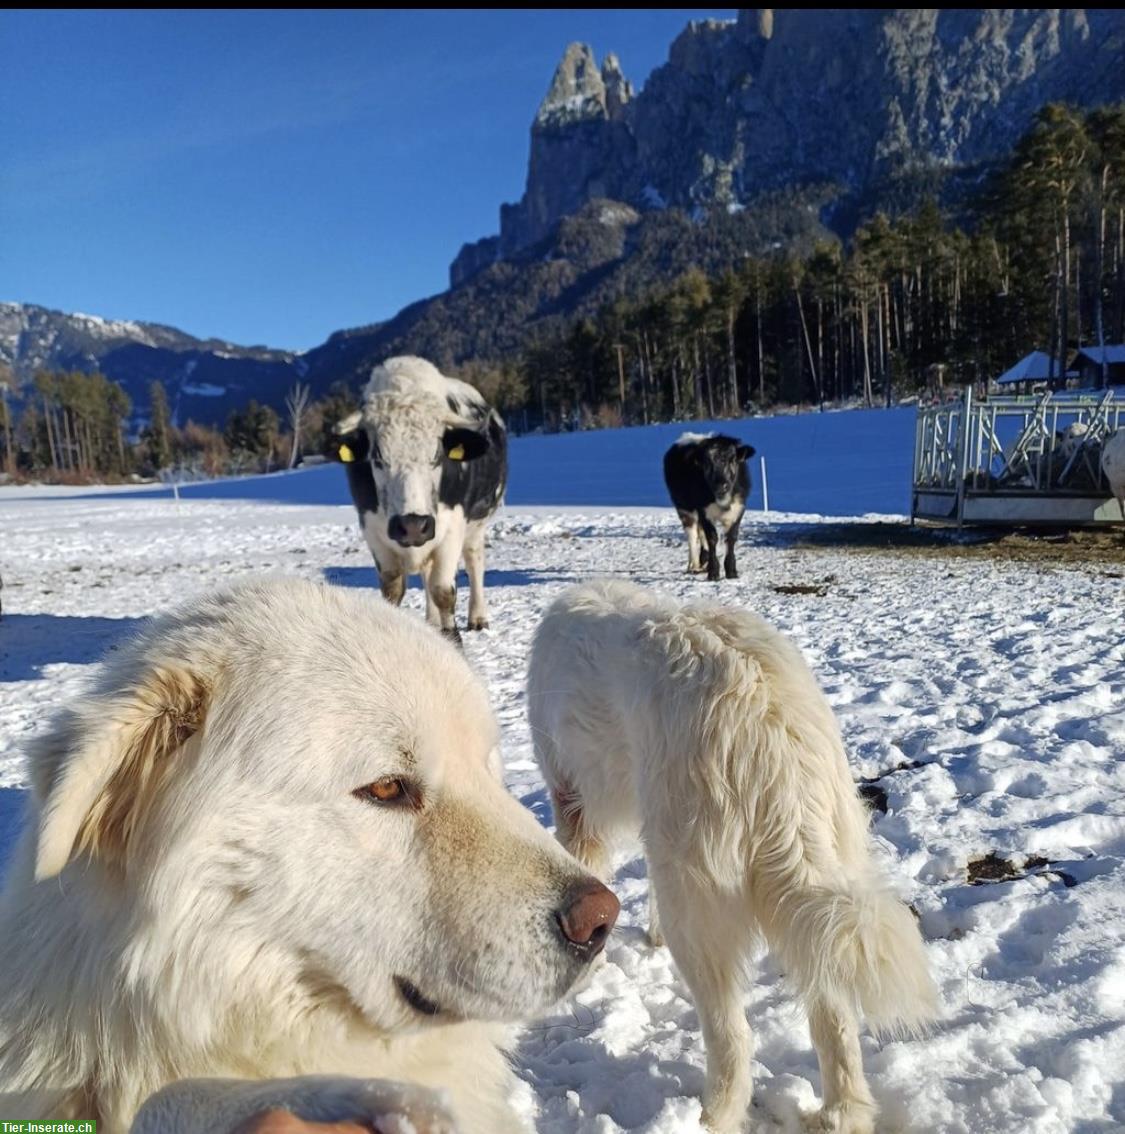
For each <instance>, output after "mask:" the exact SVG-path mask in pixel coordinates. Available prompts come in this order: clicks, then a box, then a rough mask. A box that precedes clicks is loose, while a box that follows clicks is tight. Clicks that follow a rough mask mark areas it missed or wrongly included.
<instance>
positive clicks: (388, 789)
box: [352, 776, 421, 807]
mask: <svg viewBox="0 0 1125 1134" xmlns="http://www.w3.org/2000/svg"><path fill="white" fill-rule="evenodd" d="M352 795H354V796H355V797H356V798H357V799H362V800H366V801H367V802H368V803H380V804H391V805H396V804H399V805H402V806H406V807H418V806H419V805H420V804H421V796H420V793H419V792H418V790H417V788H416V787H415V786H414V785H413V784H411V783H409V782H408V781H406V780H404V779H401V778H399V777H398V776H385V777H384V778H383V779H381V780H375V781H374V782H372V783H369V784H364V785H363V787H360V788H356V789H355V791H353V792H352Z"/></svg>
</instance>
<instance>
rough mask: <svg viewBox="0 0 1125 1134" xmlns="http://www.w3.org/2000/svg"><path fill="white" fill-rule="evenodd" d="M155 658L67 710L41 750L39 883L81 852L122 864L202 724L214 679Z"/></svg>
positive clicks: (36, 750)
mask: <svg viewBox="0 0 1125 1134" xmlns="http://www.w3.org/2000/svg"><path fill="white" fill-rule="evenodd" d="M148 660H149V662H150V664H148V665H147V667H145V668H143V669H141V670H140V671H139V676H137V677H136V678H135V680H129V681H126V682H124V683H123V684H122V685H119V686H117V688H116V689H115V690H114V691H113V692H112V693H109V694H105V695H98V696H93V697H90V698H88V699H87V700H85V701H84V702H82V703H81V704H80V705H78V706H77V707H76V708H74V709H70V710H67V711H66V712H65V713H64V714H63V715H62V717H61V718H60V719H59V720H58V721H57V722H56V728H55V729H54V730H53V731H52V732H51V733H50V734H49V735H47V736H45V737H43V738H42V739H41V740H39V741H37V742H36V743H35V745H34V746H33V748H32V751H31V760H32V769H33V781H34V785H35V790H36V794H37V796H38V800H39V841H38V848H37V851H36V859H35V877H36V879H43V878H50V877H53V876H54V875H56V874H58V873H59V872H60V871H61V870H62V869H63V867H65V866H66V864H67V863H68V862H69V861H70V860H71V859H72V858H73V857H75V856H76V855H78V854H83V853H86V854H90V855H93V856H96V857H98V858H99V859H102V860H103V861H105V862H107V863H108V864H111V865H114V866H118V867H123V865H124V862H125V856H126V852H127V850H128V846H129V841H130V839H131V838H132V836H133V833H134V830H135V828H136V826H137V821H138V819H139V818H140V817H141V816H142V815H143V814H144V812H145V810H146V809H147V808H148V807H149V806H150V805H151V802H152V800H153V799H154V797H155V795H156V793H157V791H158V790H159V789H160V786H161V784H162V783H163V782H164V781H165V780H166V779H167V778H168V775H169V773H170V772H171V770H172V769H173V768H174V766H175V758H176V754H177V752H178V751H179V749H181V748H182V747H183V746H184V744H185V743H187V741H188V740H190V738H191V737H192V736H193V735H194V734H195V733H196V732H198V731H199V729H200V728H201V727H202V726H203V722H204V719H205V717H206V714H207V706H208V703H209V701H210V699H211V694H212V687H213V682H212V680H211V679H210V678H208V677H206V676H204V674H203V672H202V670H201V668H200V667H199V666H196V665H193V664H190V663H187V662H184V661H180V660H168V661H166V662H160V663H155V664H151V661H152V659H151V658H150V659H148Z"/></svg>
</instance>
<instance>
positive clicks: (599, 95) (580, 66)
mask: <svg viewBox="0 0 1125 1134" xmlns="http://www.w3.org/2000/svg"><path fill="white" fill-rule="evenodd" d="M605 116H606V103H605V80H604V79H603V78H602V73H601V71H600V70H599V68H598V64H597V60H596V58H595V57H594V52H593V49H592V48H591V47H590V45H589V44H586V43H572V44H570V45H569V46H568V47H567V49H566V51H565V52H563V57H562V59H561V61H560V62H559V65H558V67H556V68H555V74H554V77H553V78H552V79H551V85H550V87H548V89H547V94H546V96H545V97H544V99H543V101H542V102H541V103H540V104H539V110H538V112H537V113H536V115H535V126H537V127H540V128H543V127H551V126H554V127H565V126H569V125H571V124H573V123H575V122H582V121H585V120H586V119H591V118H594V119H596V118H604V117H605Z"/></svg>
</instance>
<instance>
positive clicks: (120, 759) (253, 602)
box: [33, 581, 617, 1034]
mask: <svg viewBox="0 0 1125 1134" xmlns="http://www.w3.org/2000/svg"><path fill="white" fill-rule="evenodd" d="M497 742H498V732H497V726H496V723H495V721H494V719H493V716H492V713H491V711H490V709H489V705H488V700H487V696H486V694H485V691H484V688H483V687H482V684H481V682H480V681H479V680H478V679H477V678H476V676H475V675H474V674H473V672H472V671H471V670H470V668H469V666H468V665H467V664H466V662H465V661H464V660H463V658H462V657H461V655H460V654H459V653H458V652H457V650H455V649H454V648H452V647H451V646H449V645H448V644H447V643H446V642H444V641H443V640H442V639H441V638H440V637H439V636H438V635H436V634H434V633H433V632H432V631H431V630H429V629H428V628H426V627H425V626H424V625H422V624H421V623H419V622H418V621H417V620H415V619H413V618H411V617H409V616H408V615H405V614H403V613H401V612H399V611H397V610H395V609H393V608H392V607H390V606H389V605H387V604H385V603H383V602H382V601H381V600H379V599H377V598H375V597H373V596H368V595H365V594H361V593H356V592H348V591H345V590H341V589H335V588H330V587H323V586H317V585H314V584H309V583H301V582H296V581H274V582H267V583H258V584H254V585H250V586H243V587H241V588H238V589H235V590H232V591H230V592H227V593H225V594H221V595H219V596H216V597H213V598H209V599H206V600H203V601H201V602H198V603H195V604H193V605H191V606H189V607H187V608H186V609H185V610H183V611H181V612H179V613H176V614H173V615H171V616H168V617H165V618H162V619H158V620H157V621H155V622H154V623H153V625H152V626H151V628H150V629H149V630H148V631H147V632H146V633H145V634H144V635H143V636H142V637H141V639H140V640H139V641H138V642H136V643H135V644H133V645H132V646H130V647H128V648H126V649H124V650H122V651H121V653H120V654H119V656H118V657H117V658H116V659H114V660H113V661H112V662H110V663H109V665H108V666H107V669H106V672H105V674H104V675H103V677H102V679H101V680H100V682H99V684H98V687H97V688H96V689H95V691H94V692H93V693H92V694H91V695H90V696H88V697H87V698H86V699H85V700H84V701H82V702H81V703H80V704H79V705H77V706H76V707H74V708H72V709H70V710H67V711H66V712H64V713H63V714H62V715H61V717H60V718H59V720H58V721H57V722H56V726H55V728H54V729H53V731H52V732H51V733H50V735H48V736H47V737H45V738H44V739H43V740H42V741H40V742H39V743H38V744H37V746H36V749H35V751H34V753H33V770H34V778H35V781H36V784H35V786H36V794H37V797H38V800H39V805H40V824H39V831H38V845H37V848H36V877H37V878H38V879H40V882H39V883H38V884H39V885H42V886H53V887H60V886H61V887H62V888H63V889H64V890H67V891H68V892H69V893H72V894H74V895H75V896H76V897H77V898H89V897H90V894H91V888H94V889H95V891H96V894H97V902H96V903H95V902H91V901H88V900H81V901H76V902H75V903H74V911H75V912H74V917H75V918H76V919H77V918H79V917H87V916H90V911H91V910H92V909H95V908H96V909H97V910H98V911H99V913H98V915H97V916H103V915H104V916H105V920H106V922H107V924H112V925H113V926H115V927H118V928H117V929H115V932H117V931H119V927H120V926H121V925H122V924H128V926H129V927H130V928H129V930H128V932H127V934H126V940H127V942H128V944H127V947H126V948H124V949H123V953H127V954H128V955H123V956H122V957H121V966H122V973H121V978H122V979H123V980H125V981H128V982H131V983H132V984H133V985H137V984H141V985H144V984H146V983H148V984H150V985H156V984H161V983H162V986H163V987H168V986H170V985H181V984H182V985H183V986H184V988H185V989H186V988H188V987H190V988H191V989H193V990H194V993H193V994H194V995H197V996H205V997H209V998H210V999H211V1000H212V1001H213V1002H214V1003H216V1004H220V1005H222V1004H225V1003H226V1002H227V1001H228V1000H230V1001H237V1002H238V1005H239V1009H240V1010H241V1012H242V1013H243V1015H245V1014H246V1012H247V1011H248V1010H252V1011H255V1012H260V1013H261V1014H262V1016H263V1022H264V1024H269V1023H270V1018H271V1017H274V1018H276V1017H277V1016H278V1015H283V1014H288V1015H289V1016H292V1015H294V1014H300V1013H307V1012H309V1011H313V1010H322V1009H324V1008H326V1007H328V1008H329V1009H332V1010H337V1011H338V1012H339V1013H342V1014H343V1015H344V1016H345V1017H346V1018H347V1020H348V1021H349V1022H351V1023H357V1022H359V1021H360V1020H362V1021H363V1023H364V1024H365V1025H366V1026H367V1027H369V1028H372V1029H374V1030H376V1031H378V1032H380V1033H383V1034H389V1033H395V1032H402V1031H410V1030H414V1029H417V1028H419V1027H425V1026H430V1025H432V1024H433V1023H442V1022H452V1021H456V1020H461V1019H477V1020H481V1019H484V1020H510V1021H515V1020H522V1019H527V1018H528V1017H530V1016H532V1015H534V1014H536V1013H537V1012H540V1011H542V1010H543V1009H545V1008H546V1007H548V1006H549V1005H550V1004H551V1003H553V1002H554V1001H556V1000H557V999H558V998H559V997H560V996H562V995H563V994H564V993H566V992H567V990H568V989H569V988H570V987H571V986H572V984H573V983H574V982H575V980H576V979H578V977H579V976H580V975H582V974H583V972H584V971H585V970H586V968H587V966H588V964H589V962H590V961H591V960H592V959H593V957H594V956H595V955H596V954H597V952H598V951H599V950H600V949H601V947H602V945H603V943H604V939H605V937H606V935H607V934H608V932H609V929H610V928H611V926H612V924H613V921H614V919H615V917H616V914H617V901H616V899H615V898H614V897H613V896H612V895H611V894H610V893H609V891H608V890H606V889H605V887H603V886H602V885H601V884H600V883H598V882H597V881H596V880H595V879H593V878H592V877H591V876H590V875H589V874H587V873H586V872H585V871H584V870H583V869H582V868H581V866H580V865H579V864H578V863H577V862H576V861H575V860H574V859H573V858H571V857H570V856H569V855H567V854H566V853H565V852H564V851H563V850H562V849H561V848H560V847H559V846H558V845H557V844H556V843H555V842H554V840H553V839H551V838H550V837H549V836H548V834H547V833H546V832H545V831H544V830H543V829H542V828H541V827H540V826H539V824H538V823H537V822H536V821H535V819H534V818H533V817H532V816H531V815H530V814H529V813H528V812H527V811H526V810H525V809H524V808H523V807H521V806H520V805H519V804H518V803H517V802H516V801H515V800H514V799H512V798H511V796H509V795H508V793H507V792H506V791H505V790H504V788H503V786H502V784H501V782H500V778H499V767H500V765H499V755H498V752H497ZM60 874H61V876H60V877H59V878H55V877H54V876H55V875H60ZM47 879H50V881H46V880H47ZM153 997H155V998H156V999H159V996H158V995H157V994H156V993H155V992H153V996H151V997H148V998H147V999H149V1000H150V1001H151V1000H152V999H153ZM281 1006H284V1007H281ZM202 1014H203V1013H202V1012H201V1013H200V1015H202Z"/></svg>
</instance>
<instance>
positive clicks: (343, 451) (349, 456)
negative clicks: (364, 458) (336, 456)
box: [339, 445, 355, 465]
mask: <svg viewBox="0 0 1125 1134" xmlns="http://www.w3.org/2000/svg"><path fill="white" fill-rule="evenodd" d="M339 452H340V460H341V461H343V462H344V464H345V465H350V464H351V463H352V461H354V460H355V453H353V452H352V451H351V449H349V448H348V446H347V445H341V446H340V450H339Z"/></svg>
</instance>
